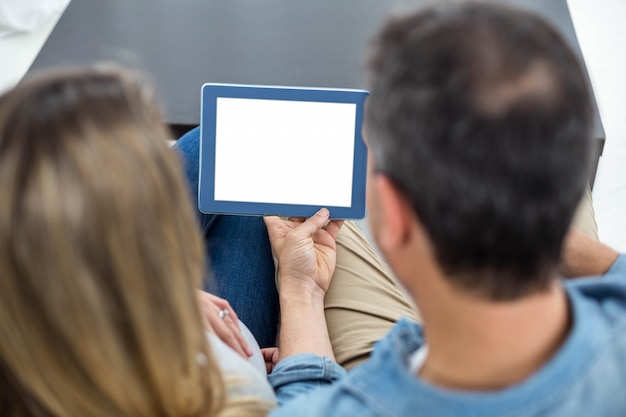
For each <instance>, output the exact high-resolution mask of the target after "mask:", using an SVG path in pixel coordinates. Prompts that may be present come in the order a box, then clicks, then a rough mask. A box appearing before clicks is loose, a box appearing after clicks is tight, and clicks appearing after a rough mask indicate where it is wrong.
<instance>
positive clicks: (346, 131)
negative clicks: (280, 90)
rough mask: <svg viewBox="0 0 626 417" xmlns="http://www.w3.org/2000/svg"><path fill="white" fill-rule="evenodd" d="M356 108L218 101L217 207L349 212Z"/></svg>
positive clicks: (306, 102)
mask: <svg viewBox="0 0 626 417" xmlns="http://www.w3.org/2000/svg"><path fill="white" fill-rule="evenodd" d="M355 122H356V104H353V103H323V102H308V101H288V100H263V99H242V98H226V97H218V98H217V115H216V132H215V200H221V201H242V202H258V203H274V204H303V205H317V206H327V207H328V206H336V207H350V206H351V203H352V167H353V158H354V155H353V153H354V136H355V131H354V129H355Z"/></svg>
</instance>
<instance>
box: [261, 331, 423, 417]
mask: <svg viewBox="0 0 626 417" xmlns="http://www.w3.org/2000/svg"><path fill="white" fill-rule="evenodd" d="M422 343H423V335H422V329H421V326H420V325H418V324H416V323H413V322H411V321H409V320H407V319H402V320H400V321H399V322H398V323H397V324H396V325H395V326H394V328H393V329H392V330H391V331H390V332H389V333H388V334H387V335H386V336H385V337H384V338H383V339H382V340H380V341H379V342H378V343H377V344H376V346H375V348H374V351H373V352H372V356H371V358H370V359H369V360H368V361H366V362H364V363H363V364H362V365H360V366H358V367H357V368H355V369H353V370H352V371H350V372H349V373H348V375H347V376H346V377H345V378H343V379H341V380H340V381H338V382H336V383H334V384H332V385H330V386H326V387H322V388H318V389H316V390H314V391H312V392H310V393H308V394H305V395H302V396H300V397H297V398H294V399H293V400H291V401H287V402H286V403H285V404H283V405H281V406H280V407H279V408H277V409H276V410H274V411H273V412H272V413H271V414H270V416H271V417H282V416H295V415H297V416H316V417H319V416H324V417H344V416H345V417H348V416H350V417H351V416H355V415H358V416H364V417H368V416H380V415H404V413H402V412H400V411H399V410H396V411H395V412H394V411H393V410H390V408H389V407H392V404H394V403H395V404H399V403H402V402H403V401H402V400H403V399H405V398H410V397H411V390H412V388H413V387H412V386H411V385H406V384H404V381H405V378H412V376H411V375H410V371H409V370H408V367H407V366H406V363H405V359H406V357H407V356H408V355H409V354H410V353H411V352H413V351H415V350H416V349H417V348H418V347H419V346H421V344H422ZM396 400H397V401H396ZM392 408H393V407H392Z"/></svg>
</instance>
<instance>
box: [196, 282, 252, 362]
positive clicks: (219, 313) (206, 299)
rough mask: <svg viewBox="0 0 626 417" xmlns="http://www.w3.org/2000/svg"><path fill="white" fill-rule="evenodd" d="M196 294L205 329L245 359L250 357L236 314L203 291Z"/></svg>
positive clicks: (213, 296) (215, 297)
mask: <svg viewBox="0 0 626 417" xmlns="http://www.w3.org/2000/svg"><path fill="white" fill-rule="evenodd" d="M197 294H198V302H199V304H200V309H201V311H202V321H203V322H204V327H205V329H206V330H207V331H209V332H211V333H214V334H215V335H216V336H217V337H219V338H220V339H221V340H222V341H223V342H224V343H226V344H227V345H228V346H230V347H231V348H232V349H233V350H234V351H235V352H237V353H239V354H240V355H241V356H243V357H244V358H245V359H248V358H249V357H250V356H252V350H251V349H250V346H248V343H247V342H246V339H244V337H243V335H242V334H241V328H240V327H239V319H238V318H237V314H236V313H235V310H233V308H232V307H231V306H230V304H229V303H228V301H226V300H224V299H223V298H219V297H217V296H215V295H213V294H209V293H208V292H205V291H200V290H198V293H197Z"/></svg>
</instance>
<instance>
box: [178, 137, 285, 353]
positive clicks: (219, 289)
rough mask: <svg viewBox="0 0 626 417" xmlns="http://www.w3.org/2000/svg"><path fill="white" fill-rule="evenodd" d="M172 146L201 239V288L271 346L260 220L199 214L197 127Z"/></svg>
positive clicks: (272, 316) (272, 288)
mask: <svg viewBox="0 0 626 417" xmlns="http://www.w3.org/2000/svg"><path fill="white" fill-rule="evenodd" d="M174 148H175V149H177V150H178V152H179V153H180V155H181V158H182V163H183V167H184V170H185V176H186V178H187V183H188V185H189V189H190V193H191V196H192V202H193V204H194V207H195V209H196V212H197V214H198V219H199V222H200V229H201V231H202V234H203V236H204V239H205V242H206V250H207V265H208V266H207V269H208V272H207V274H206V278H205V280H204V289H205V290H206V291H208V292H210V293H212V294H215V295H217V296H219V297H222V298H224V299H226V300H228V301H229V302H230V304H231V306H232V307H233V309H234V310H235V312H236V313H237V315H238V316H239V319H240V320H241V321H242V322H244V323H245V324H246V326H248V328H249V329H250V331H251V332H252V334H253V335H254V337H255V338H256V339H257V341H258V342H259V345H260V346H261V347H268V346H275V345H276V331H277V326H278V317H279V307H278V293H277V291H276V285H275V283H274V261H273V260H272V252H271V248H270V244H269V238H268V236H267V229H266V228H265V224H264V223H263V219H262V218H261V217H252V216H224V215H215V214H203V213H201V212H200V211H199V210H198V173H199V157H200V129H199V128H195V129H193V130H191V131H190V132H188V133H186V134H185V135H184V136H183V137H181V138H180V139H179V140H178V142H177V143H176V145H174Z"/></svg>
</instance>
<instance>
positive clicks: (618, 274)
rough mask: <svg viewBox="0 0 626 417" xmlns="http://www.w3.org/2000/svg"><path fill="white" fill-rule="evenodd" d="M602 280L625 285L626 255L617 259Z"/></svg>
mask: <svg viewBox="0 0 626 417" xmlns="http://www.w3.org/2000/svg"><path fill="white" fill-rule="evenodd" d="M602 278H603V279H604V280H608V281H612V282H619V283H622V284H626V254H621V255H620V256H618V257H617V259H616V260H615V262H613V265H611V268H609V270H608V271H607V272H606V274H604V275H603V277H602Z"/></svg>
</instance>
